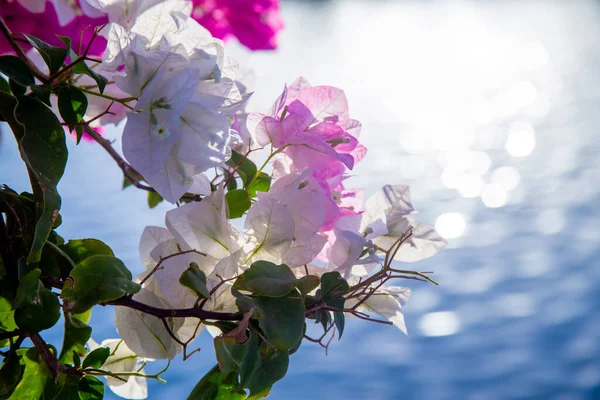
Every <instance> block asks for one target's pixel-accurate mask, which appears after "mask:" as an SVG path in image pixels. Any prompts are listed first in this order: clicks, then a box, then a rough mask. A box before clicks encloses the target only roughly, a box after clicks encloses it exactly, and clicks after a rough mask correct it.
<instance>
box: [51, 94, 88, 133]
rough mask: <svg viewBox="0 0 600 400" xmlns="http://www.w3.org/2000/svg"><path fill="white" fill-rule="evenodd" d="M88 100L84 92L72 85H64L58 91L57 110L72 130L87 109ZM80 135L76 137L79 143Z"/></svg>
mask: <svg viewBox="0 0 600 400" xmlns="http://www.w3.org/2000/svg"><path fill="white" fill-rule="evenodd" d="M87 106H88V101H87V97H86V96H85V94H84V93H83V92H82V91H81V90H79V89H77V88H76V87H74V86H64V87H62V88H61V89H60V91H59V92H58V111H60V116H61V117H62V119H63V120H64V121H65V122H66V123H67V124H69V129H70V130H71V131H73V129H74V128H75V126H74V125H76V124H78V123H80V122H81V120H82V119H83V117H84V115H85V112H86V111H87ZM79 140H81V137H78V138H77V144H79Z"/></svg>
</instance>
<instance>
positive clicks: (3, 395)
mask: <svg viewBox="0 0 600 400" xmlns="http://www.w3.org/2000/svg"><path fill="white" fill-rule="evenodd" d="M22 376H23V365H21V364H20V363H19V356H17V354H16V353H13V352H10V353H9V354H8V357H6V358H5V359H4V362H3V363H2V368H0V399H7V398H9V397H10V394H11V393H12V392H13V390H15V388H16V387H17V385H18V384H19V381H20V380H21V377H22Z"/></svg>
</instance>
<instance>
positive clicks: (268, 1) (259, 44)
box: [192, 0, 283, 50]
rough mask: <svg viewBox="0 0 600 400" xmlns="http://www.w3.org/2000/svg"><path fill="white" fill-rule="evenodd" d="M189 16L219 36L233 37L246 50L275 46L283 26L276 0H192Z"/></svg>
mask: <svg viewBox="0 0 600 400" xmlns="http://www.w3.org/2000/svg"><path fill="white" fill-rule="evenodd" d="M192 2H193V3H194V9H193V11H192V18H194V19H195V20H196V21H198V22H199V23H200V24H201V25H202V26H204V27H205V28H206V29H208V30H209V31H210V33H211V34H212V35H213V36H214V37H216V38H219V39H223V40H228V39H230V38H231V37H234V36H235V37H236V38H237V39H238V40H239V41H240V43H242V44H243V45H244V46H246V47H248V48H249V49H250V50H272V49H275V48H277V37H276V36H277V33H278V32H279V31H280V30H281V29H282V28H283V21H282V19H281V16H280V15H279V0H193V1H192Z"/></svg>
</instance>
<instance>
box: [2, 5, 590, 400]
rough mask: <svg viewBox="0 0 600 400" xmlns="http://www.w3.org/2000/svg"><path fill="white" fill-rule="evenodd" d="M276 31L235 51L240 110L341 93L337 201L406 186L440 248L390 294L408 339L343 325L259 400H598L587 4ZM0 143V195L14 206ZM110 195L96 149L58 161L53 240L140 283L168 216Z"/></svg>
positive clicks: (154, 392) (116, 179) (425, 13)
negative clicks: (343, 130)
mask: <svg viewBox="0 0 600 400" xmlns="http://www.w3.org/2000/svg"><path fill="white" fill-rule="evenodd" d="M283 11H284V17H285V20H286V23H287V27H286V30H285V31H284V32H283V34H282V37H281V44H280V50H279V51H278V52H276V53H274V54H249V53H246V52H244V51H242V50H240V49H233V50H234V51H235V52H236V54H237V56H238V58H240V59H241V60H242V61H244V62H246V63H248V64H249V65H251V66H253V67H254V68H255V69H256V71H257V88H256V94H255V96H254V99H253V107H254V108H255V109H257V110H264V109H266V108H267V107H268V106H269V105H270V103H271V102H272V101H273V99H274V98H275V97H276V96H277V95H278V93H279V91H280V90H281V87H282V86H283V83H284V82H286V81H287V82H291V81H292V80H294V79H295V78H296V77H297V76H299V75H304V76H305V77H306V78H307V79H309V81H311V82H312V83H314V84H330V85H334V86H339V87H341V88H344V90H345V91H346V93H347V96H348V98H349V102H350V107H351V110H350V111H351V115H352V116H353V117H354V118H357V119H359V120H360V121H362V122H363V125H364V129H363V134H362V135H363V136H362V137H361V140H362V141H363V143H365V145H366V146H367V147H368V148H369V154H368V155H367V158H366V159H365V160H364V161H363V163H362V164H361V165H359V166H358V167H357V169H356V171H355V172H356V177H355V178H353V179H352V180H351V181H350V185H351V186H354V187H365V188H366V189H367V194H368V195H370V194H372V193H374V192H375V191H376V190H377V189H378V188H379V187H381V186H382V185H383V184H386V183H408V184H410V185H411V187H412V193H413V200H414V201H413V204H414V205H415V207H416V208H417V209H419V210H420V211H421V212H420V214H419V215H418V218H419V219H420V220H421V221H424V222H428V223H431V224H436V223H437V226H438V228H439V229H440V231H443V232H444V233H445V234H446V235H447V236H449V237H452V239H450V245H449V247H448V249H446V250H444V251H442V252H441V253H439V254H438V255H437V256H435V257H433V258H431V259H429V260H426V261H423V262H421V263H419V264H415V265H412V266H410V267H414V268H417V269H420V270H433V271H435V274H434V275H435V278H436V279H437V280H438V281H439V282H440V283H441V285H440V286H439V287H433V286H431V285H425V284H420V283H418V284H417V283H414V282H408V283H405V285H406V286H409V287H411V288H412V289H413V291H414V292H413V296H412V298H411V299H410V301H409V303H408V305H407V307H406V322H407V326H408V329H409V337H406V336H404V335H403V334H402V333H401V332H400V331H398V330H397V329H395V328H392V327H387V326H380V325H373V324H369V323H366V322H364V321H356V320H352V321H349V322H348V326H347V328H346V331H345V333H344V337H343V338H342V341H341V342H337V341H335V342H334V343H333V344H332V346H331V347H330V349H329V354H328V355H327V356H326V355H325V354H324V351H323V349H322V348H320V347H318V346H317V345H314V344H312V343H305V344H303V345H302V347H301V348H300V351H299V352H298V353H297V354H295V355H294V356H293V357H292V359H291V365H290V369H289V372H288V374H287V376H286V377H285V378H284V380H283V381H281V382H279V383H278V384H276V386H275V388H274V389H273V391H272V394H271V398H274V399H286V400H287V399H289V400H296V399H297V400H302V399H318V400H320V399H340V400H341V399H352V400H354V399H357V400H358V399H382V400H383V399H485V400H488V399H556V400H559V399H560V400H565V399H594V398H600V296H599V295H598V294H599V293H600V228H599V223H600V220H599V216H600V209H599V207H598V204H600V203H599V200H600V157H599V154H600V152H599V151H600V134H599V128H598V127H599V126H600V113H599V112H598V110H600V45H599V44H598V43H597V38H598V37H599V35H600V3H598V2H593V1H562V2H561V1H555V2H547V1H527V2H516V1H513V2H499V1H496V2H494V1H486V2H484V1H479V2H455V1H453V2H449V1H437V2H417V1H413V2H375V1H339V2H310V3H296V2H293V3H284V5H283ZM4 133H5V134H3V135H2V137H1V139H2V142H1V143H2V144H1V145H0V161H1V168H0V182H3V183H7V184H9V186H12V187H14V188H15V189H18V190H25V189H27V188H26V186H24V182H26V175H25V171H24V169H23V168H22V165H21V161H20V159H19V157H18V154H17V151H16V148H15V146H14V144H13V143H12V141H11V140H10V136H9V135H7V134H6V133H8V132H4ZM108 135H109V137H111V138H118V132H117V131H111V132H109V133H108ZM120 188H121V174H120V170H119V169H118V168H117V167H116V165H114V164H113V163H112V161H111V159H110V158H109V157H108V155H106V154H105V153H104V152H103V151H102V149H100V148H99V147H98V146H95V145H91V144H81V145H80V146H78V147H76V146H74V145H73V144H72V143H71V155H70V159H69V166H68V168H67V173H66V174H65V177H64V178H63V180H62V182H61V185H60V190H61V193H62V196H63V204H64V206H63V220H64V224H63V226H62V227H61V228H60V233H61V234H62V235H63V236H64V237H65V238H81V237H96V238H99V239H101V240H104V241H105V242H106V243H108V244H109V245H110V246H111V247H112V248H113V249H114V251H115V253H116V254H117V256H119V257H120V258H121V259H123V261H124V262H125V263H126V264H127V265H128V266H129V267H130V269H132V270H133V271H134V273H136V272H139V271H140V270H141V263H140V261H139V258H138V254H137V242H138V238H139V235H140V233H141V232H142V229H143V227H144V226H146V225H161V224H162V223H163V218H164V212H165V211H166V210H168V209H169V207H168V206H166V205H160V206H159V207H157V208H156V209H153V210H148V209H147V208H146V207H145V194H144V193H142V192H139V191H136V190H134V189H132V188H130V189H128V190H125V191H121V189H120ZM448 213H452V214H451V215H450V216H448V215H444V214H448ZM463 223H464V226H463V225H462V224H463ZM92 323H93V326H94V338H95V339H96V340H97V341H100V340H102V339H104V338H109V337H115V335H116V332H115V328H114V324H113V314H112V310H111V309H102V308H101V307H98V309H97V310H96V309H95V310H94V315H93V320H92ZM58 334H59V332H54V333H51V334H50V336H47V337H48V338H49V339H54V340H59V336H58ZM197 342H198V343H197V344H198V346H199V347H201V349H202V350H201V351H200V352H199V353H197V354H195V355H194V356H192V357H191V359H190V360H188V361H186V362H182V361H181V360H178V361H176V362H174V363H173V364H172V366H171V368H170V369H169V371H168V372H167V373H166V374H165V375H164V377H165V378H166V379H167V380H168V384H167V385H162V384H160V383H156V382H151V383H150V398H151V399H164V398H171V399H181V398H185V396H186V395H187V393H189V391H190V390H191V388H192V387H193V386H194V385H195V383H196V382H197V380H198V379H200V377H201V376H202V375H203V374H204V373H205V372H206V371H207V370H208V369H209V368H211V367H212V366H213V365H214V363H215V361H214V360H215V359H214V354H213V350H212V343H211V339H210V338H209V337H208V336H207V335H202V336H201V338H200V339H199V340H198V341H197ZM154 364H156V365H154V366H152V367H151V369H153V370H154V369H160V368H161V367H162V365H163V364H162V362H156V363H154ZM106 397H107V398H109V399H112V398H114V397H113V396H112V394H111V393H109V392H108V391H107V396H106Z"/></svg>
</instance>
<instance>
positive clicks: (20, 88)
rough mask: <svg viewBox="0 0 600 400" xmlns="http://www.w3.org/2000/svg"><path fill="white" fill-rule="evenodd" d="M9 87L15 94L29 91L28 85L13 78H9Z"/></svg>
mask: <svg viewBox="0 0 600 400" xmlns="http://www.w3.org/2000/svg"><path fill="white" fill-rule="evenodd" d="M8 87H10V90H11V91H12V93H13V94H14V95H15V96H17V95H20V94H25V92H27V86H23V85H21V84H20V83H18V82H17V81H15V80H14V79H12V78H11V79H9V80H8Z"/></svg>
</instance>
